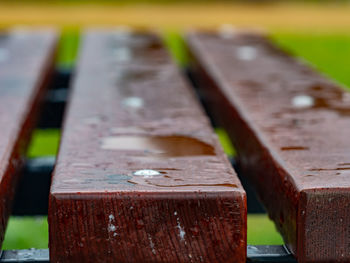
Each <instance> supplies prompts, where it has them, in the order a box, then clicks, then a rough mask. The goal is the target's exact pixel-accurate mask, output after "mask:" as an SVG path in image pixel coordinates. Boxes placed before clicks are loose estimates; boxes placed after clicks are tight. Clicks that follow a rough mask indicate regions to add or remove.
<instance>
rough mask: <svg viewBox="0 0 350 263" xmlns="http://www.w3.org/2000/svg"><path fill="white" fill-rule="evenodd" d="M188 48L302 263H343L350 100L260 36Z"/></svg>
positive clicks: (349, 206) (346, 254) (216, 39)
mask: <svg viewBox="0 0 350 263" xmlns="http://www.w3.org/2000/svg"><path fill="white" fill-rule="evenodd" d="M187 42H188V46H189V50H190V53H191V55H192V57H193V65H192V71H193V72H192V74H193V76H194V79H195V80H196V82H197V84H198V85H199V87H200V90H201V92H202V93H203V97H204V98H205V100H207V103H208V108H209V109H210V110H209V111H210V112H211V114H212V115H213V116H214V118H215V119H216V120H218V121H219V123H220V125H223V126H224V127H225V128H226V129H227V130H228V132H229V134H230V136H231V138H232V140H233V142H234V145H235V147H236V148H237V151H238V159H239V165H240V168H241V169H242V174H243V175H246V176H248V177H249V179H250V181H251V182H252V183H253V184H254V186H255V188H256V190H257V192H258V194H259V196H260V198H261V200H262V201H263V203H264V205H265V207H266V208H267V210H268V213H269V215H270V217H271V218H272V219H273V220H274V221H275V224H276V226H277V228H278V229H279V231H280V232H281V233H282V235H283V237H284V240H285V241H286V243H287V244H288V245H289V247H290V249H291V250H292V251H293V253H294V254H295V255H296V256H297V258H298V262H330V261H332V262H335V261H337V262H349V260H350V250H349V247H348V246H349V241H350V234H349V233H350V188H349V187H350V139H349V130H350V129H349V128H350V94H349V93H347V92H346V91H344V90H343V89H341V88H339V87H338V86H337V85H335V84H334V83H332V82H331V81H329V80H327V79H326V78H325V77H323V76H321V75H320V74H318V73H316V72H315V71H314V70H312V69H310V67H308V66H306V65H305V64H303V63H302V62H300V61H298V60H296V59H293V58H291V57H290V56H288V54H286V53H284V52H282V51H281V50H279V49H278V48H276V47H275V46H273V45H272V44H271V43H270V42H269V40H268V39H267V38H265V37H262V36H259V35H254V34H244V33H236V34H232V35H228V34H226V35H225V36H220V35H218V34H215V33H196V32H192V33H190V34H188V36H187Z"/></svg>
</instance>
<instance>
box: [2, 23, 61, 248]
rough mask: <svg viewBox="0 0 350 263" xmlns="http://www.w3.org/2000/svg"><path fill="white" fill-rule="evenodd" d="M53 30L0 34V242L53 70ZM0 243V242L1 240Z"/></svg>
mask: <svg viewBox="0 0 350 263" xmlns="http://www.w3.org/2000/svg"><path fill="white" fill-rule="evenodd" d="M55 43H56V33H55V32H53V31H49V30H35V31H32V30H24V29H21V30H19V29H17V30H12V31H9V32H6V33H4V34H2V35H1V36H0V200H1V202H0V241H1V242H2V240H3V238H4V232H5V228H6V224H7V220H8V217H9V215H10V212H11V206H12V199H13V196H14V192H15V190H16V184H17V181H18V177H19V171H20V170H21V168H22V164H23V158H24V154H25V151H26V146H27V144H28V141H29V137H30V134H31V131H32V129H33V128H34V125H35V123H36V116H37V113H38V108H39V104H40V102H41V100H42V98H43V96H44V95H45V88H46V87H47V84H48V80H49V78H50V76H51V73H52V69H53V62H54V61H53V59H54V54H55ZM1 242H0V243H1Z"/></svg>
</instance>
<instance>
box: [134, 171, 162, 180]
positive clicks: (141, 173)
mask: <svg viewBox="0 0 350 263" xmlns="http://www.w3.org/2000/svg"><path fill="white" fill-rule="evenodd" d="M134 175H137V176H143V177H145V178H152V177H153V176H156V175H160V172H158V171H156V170H151V169H145V170H138V171H136V172H134Z"/></svg>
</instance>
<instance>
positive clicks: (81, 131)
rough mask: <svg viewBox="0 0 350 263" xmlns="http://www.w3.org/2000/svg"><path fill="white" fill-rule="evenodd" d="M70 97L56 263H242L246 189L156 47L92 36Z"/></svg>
mask: <svg viewBox="0 0 350 263" xmlns="http://www.w3.org/2000/svg"><path fill="white" fill-rule="evenodd" d="M72 89H73V91H72V94H71V97H70V103H69V107H68V111H67V113H66V118H65V122H64V130H63V138H62V141H61V146H60V151H59V155H58V161H57V165H56V168H55V171H54V175H53V182H52V186H51V192H50V208H49V232H50V257H51V260H52V261H53V262H77V261H83V262H98V261H100V260H101V259H103V261H104V262H227V261H228V260H233V261H234V262H245V258H246V197H245V192H244V190H243V189H242V187H241V185H240V182H239V180H238V179H237V177H236V174H235V172H234V171H233V169H232V167H231V166H230V163H229V161H228V159H227V157H226V156H225V154H224V153H223V151H222V149H221V147H220V146H219V143H218V140H217V138H216V135H214V132H213V130H212V128H210V126H209V122H208V119H207V118H206V116H205V115H204V113H203V111H202V109H201V108H200V106H199V103H198V102H197V101H196V98H195V96H194V93H193V92H192V91H191V89H190V87H189V85H188V84H187V83H186V81H185V80H184V78H183V77H182V76H181V74H180V72H178V70H177V69H176V67H175V65H174V64H173V63H172V62H171V59H170V57H169V55H168V54H167V52H166V50H165V48H164V47H163V45H162V43H161V41H160V40H159V39H158V38H157V37H156V36H155V35H152V34H151V35H148V34H143V33H131V32H127V31H125V32H124V31H113V30H100V31H99V30H89V31H87V32H86V33H85V34H84V38H83V47H82V51H81V54H80V61H79V64H78V67H77V72H76V77H75V81H74V85H73V87H72Z"/></svg>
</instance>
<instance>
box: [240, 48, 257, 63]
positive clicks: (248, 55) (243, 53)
mask: <svg viewBox="0 0 350 263" xmlns="http://www.w3.org/2000/svg"><path fill="white" fill-rule="evenodd" d="M257 53H258V52H257V49H256V48H255V47H251V46H242V47H239V48H238V49H237V58H238V59H240V60H244V61H251V60H253V59H255V58H256V57H257Z"/></svg>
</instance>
